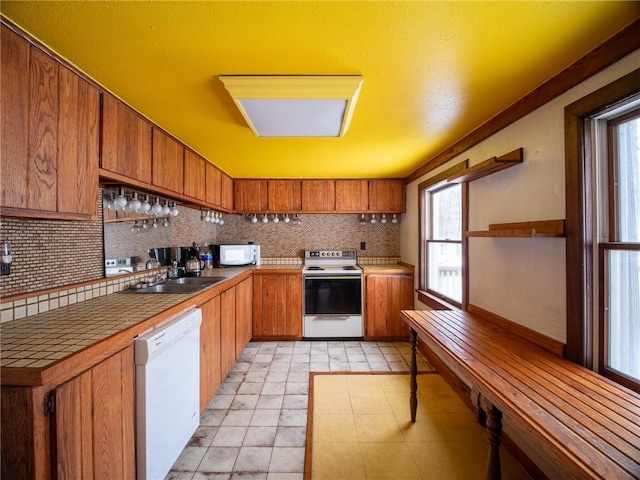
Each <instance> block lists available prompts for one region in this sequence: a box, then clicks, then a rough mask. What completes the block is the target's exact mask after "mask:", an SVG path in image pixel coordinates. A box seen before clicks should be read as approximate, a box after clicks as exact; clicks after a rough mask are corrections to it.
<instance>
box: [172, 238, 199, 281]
mask: <svg viewBox="0 0 640 480" xmlns="http://www.w3.org/2000/svg"><path fill="white" fill-rule="evenodd" d="M194 260H196V261H197V265H195V262H194ZM176 261H177V262H178V268H179V269H180V270H181V271H183V272H184V275H185V276H187V277H199V276H200V273H201V271H202V269H203V265H202V263H201V260H200V248H199V247H198V246H196V245H194V246H191V247H176Z"/></svg>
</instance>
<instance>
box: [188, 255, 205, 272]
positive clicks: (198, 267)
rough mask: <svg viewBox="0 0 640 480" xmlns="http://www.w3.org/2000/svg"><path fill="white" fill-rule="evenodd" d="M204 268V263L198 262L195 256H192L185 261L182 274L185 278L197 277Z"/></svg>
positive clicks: (198, 259)
mask: <svg viewBox="0 0 640 480" xmlns="http://www.w3.org/2000/svg"><path fill="white" fill-rule="evenodd" d="M204 267H205V264H204V261H202V260H200V258H199V257H198V256H197V255H193V256H191V257H189V258H188V259H187V263H186V264H185V267H184V274H185V275H186V276H187V277H199V276H200V275H201V273H202V270H203V269H204Z"/></svg>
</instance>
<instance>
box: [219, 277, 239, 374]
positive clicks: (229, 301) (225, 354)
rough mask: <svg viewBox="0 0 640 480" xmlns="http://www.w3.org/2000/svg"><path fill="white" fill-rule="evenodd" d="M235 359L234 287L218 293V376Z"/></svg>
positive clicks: (227, 371)
mask: <svg viewBox="0 0 640 480" xmlns="http://www.w3.org/2000/svg"><path fill="white" fill-rule="evenodd" d="M235 361H236V289H235V287H231V288H230V289H229V290H225V291H224V292H222V293H221V294H220V378H224V377H226V376H227V373H229V370H231V367H233V364H234V362H235Z"/></svg>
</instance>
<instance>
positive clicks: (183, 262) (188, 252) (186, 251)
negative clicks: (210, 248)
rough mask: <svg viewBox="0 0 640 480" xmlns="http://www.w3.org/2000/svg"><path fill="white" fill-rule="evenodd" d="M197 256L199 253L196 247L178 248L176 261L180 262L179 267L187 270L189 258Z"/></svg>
mask: <svg viewBox="0 0 640 480" xmlns="http://www.w3.org/2000/svg"><path fill="white" fill-rule="evenodd" d="M194 252H195V253H194ZM197 254H198V252H197V251H196V250H195V248H194V247H176V261H177V262H178V266H179V267H182V268H185V267H186V266H187V260H188V259H189V257H192V256H193V255H197Z"/></svg>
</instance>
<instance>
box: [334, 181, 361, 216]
mask: <svg viewBox="0 0 640 480" xmlns="http://www.w3.org/2000/svg"><path fill="white" fill-rule="evenodd" d="M368 209H369V182H367V180H336V211H337V212H355V213H363V212H366V211H367V210H368Z"/></svg>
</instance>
